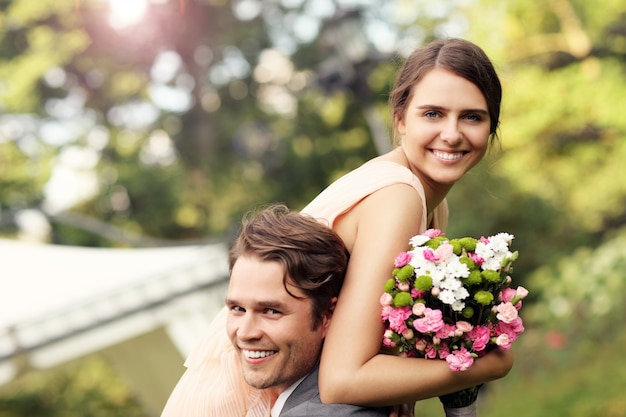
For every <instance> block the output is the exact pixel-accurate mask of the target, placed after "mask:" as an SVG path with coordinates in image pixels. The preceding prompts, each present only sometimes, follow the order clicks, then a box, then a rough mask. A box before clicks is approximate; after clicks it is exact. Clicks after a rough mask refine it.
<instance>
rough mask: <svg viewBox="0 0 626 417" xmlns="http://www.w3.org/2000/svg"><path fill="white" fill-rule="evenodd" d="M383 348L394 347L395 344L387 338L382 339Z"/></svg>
mask: <svg viewBox="0 0 626 417" xmlns="http://www.w3.org/2000/svg"><path fill="white" fill-rule="evenodd" d="M383 346H386V347H396V342H394V341H393V340H391V339H388V338H386V337H385V338H383Z"/></svg>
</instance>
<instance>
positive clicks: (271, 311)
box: [265, 308, 281, 316]
mask: <svg viewBox="0 0 626 417" xmlns="http://www.w3.org/2000/svg"><path fill="white" fill-rule="evenodd" d="M265 312H266V313H267V314H269V315H270V316H277V315H280V314H281V313H280V311H278V310H274V309H273V308H268V309H267V310H265Z"/></svg>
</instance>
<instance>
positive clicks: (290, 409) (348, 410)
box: [280, 368, 389, 417]
mask: <svg viewBox="0 0 626 417" xmlns="http://www.w3.org/2000/svg"><path fill="white" fill-rule="evenodd" d="M317 374H318V368H315V369H314V370H313V371H312V372H311V373H310V374H309V375H308V376H307V377H306V378H304V380H303V381H302V382H301V383H300V385H298V386H297V387H296V389H295V390H294V391H293V392H292V393H291V395H290V396H289V398H287V401H286V402H285V405H284V406H283V409H282V411H281V412H280V417H352V416H358V417H388V416H389V412H388V411H387V409H386V408H366V407H357V406H355V405H348V404H322V402H321V401H320V391H319V389H318V387H317Z"/></svg>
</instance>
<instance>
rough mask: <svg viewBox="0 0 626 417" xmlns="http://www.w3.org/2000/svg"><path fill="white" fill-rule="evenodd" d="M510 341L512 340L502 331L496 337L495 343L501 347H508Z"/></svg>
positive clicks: (509, 346) (505, 348)
mask: <svg viewBox="0 0 626 417" xmlns="http://www.w3.org/2000/svg"><path fill="white" fill-rule="evenodd" d="M511 343H512V341H511V340H510V339H509V335H508V334H506V333H502V334H501V335H499V336H498V337H496V345H498V346H500V348H501V349H504V350H507V349H510V348H511Z"/></svg>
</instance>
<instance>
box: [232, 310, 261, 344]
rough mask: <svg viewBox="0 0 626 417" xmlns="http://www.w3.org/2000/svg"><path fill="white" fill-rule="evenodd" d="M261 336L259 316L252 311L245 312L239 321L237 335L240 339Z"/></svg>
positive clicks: (258, 337)
mask: <svg viewBox="0 0 626 417" xmlns="http://www.w3.org/2000/svg"><path fill="white" fill-rule="evenodd" d="M262 336H263V330H262V329H261V326H260V323H259V318H258V317H257V316H256V315H255V314H253V313H246V314H244V315H243V317H241V320H240V321H239V327H238V328H237V337H238V338H239V339H240V340H253V339H260V338H261V337H262Z"/></svg>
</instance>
